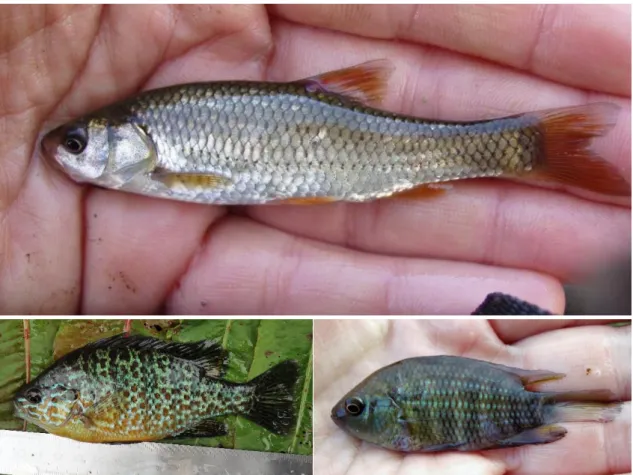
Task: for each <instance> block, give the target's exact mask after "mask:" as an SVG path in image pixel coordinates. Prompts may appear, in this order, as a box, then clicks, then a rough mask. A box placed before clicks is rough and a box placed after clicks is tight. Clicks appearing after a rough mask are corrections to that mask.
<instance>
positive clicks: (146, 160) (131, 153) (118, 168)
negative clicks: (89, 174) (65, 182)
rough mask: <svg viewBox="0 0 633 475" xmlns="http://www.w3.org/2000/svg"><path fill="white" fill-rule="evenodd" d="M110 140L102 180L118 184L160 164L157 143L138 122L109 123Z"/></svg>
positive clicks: (101, 182)
mask: <svg viewBox="0 0 633 475" xmlns="http://www.w3.org/2000/svg"><path fill="white" fill-rule="evenodd" d="M108 142H109V145H110V146H109V156H108V162H107V166H106V167H105V170H104V171H103V174H102V175H101V177H100V178H99V179H98V180H97V181H98V184H101V185H104V186H108V187H115V188H117V187H120V186H122V185H124V184H126V183H127V182H129V181H131V180H133V179H134V178H136V177H137V176H138V175H141V174H146V173H149V172H151V171H152V170H153V169H154V168H155V167H156V148H155V147H154V143H153V142H152V140H151V139H150V138H149V136H148V135H147V133H146V132H145V130H143V128H142V127H140V126H139V125H138V124H134V123H121V124H117V125H113V126H110V127H108Z"/></svg>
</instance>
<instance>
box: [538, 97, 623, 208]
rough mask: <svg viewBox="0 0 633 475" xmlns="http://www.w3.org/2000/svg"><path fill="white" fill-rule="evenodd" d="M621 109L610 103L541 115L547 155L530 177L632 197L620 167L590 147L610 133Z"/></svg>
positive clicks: (544, 112)
mask: <svg viewBox="0 0 633 475" xmlns="http://www.w3.org/2000/svg"><path fill="white" fill-rule="evenodd" d="M619 110H620V107H619V106H618V105H616V104H612V103H608V102H599V103H594V104H588V105H584V106H576V107H567V108H561V109H553V110H548V111H542V112H537V113H536V115H537V117H539V119H540V124H539V125H540V129H541V132H542V134H543V153H542V154H541V156H540V158H539V159H538V162H537V163H536V165H535V167H534V171H533V172H530V173H529V174H527V175H526V178H527V177H530V178H531V177H534V178H536V179H543V180H546V181H553V182H556V183H559V184H563V185H569V186H573V187H577V188H583V189H585V190H589V191H593V192H596V193H601V194H604V195H613V196H631V184H630V183H629V182H628V181H627V180H626V179H625V178H624V177H623V176H622V175H621V174H620V172H618V170H617V168H616V167H614V166H613V165H612V164H610V163H609V162H607V161H606V160H605V159H604V158H602V157H601V156H599V155H598V154H596V153H595V152H594V151H593V150H591V148H590V144H591V140H592V139H593V138H595V137H599V136H602V135H604V134H606V133H607V132H608V131H609V130H610V129H611V128H612V127H613V126H614V125H615V122H616V118H617V115H618V111H619Z"/></svg>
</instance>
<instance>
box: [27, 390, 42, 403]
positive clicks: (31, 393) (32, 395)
mask: <svg viewBox="0 0 633 475" xmlns="http://www.w3.org/2000/svg"><path fill="white" fill-rule="evenodd" d="M24 397H26V400H27V401H28V402H30V403H31V404H39V403H40V402H42V393H41V392H40V391H39V389H29V390H28V391H27V393H26V394H25V396H24Z"/></svg>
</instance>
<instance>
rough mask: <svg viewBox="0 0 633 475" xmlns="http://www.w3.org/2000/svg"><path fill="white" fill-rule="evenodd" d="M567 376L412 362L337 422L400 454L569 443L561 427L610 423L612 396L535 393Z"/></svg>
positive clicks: (356, 392)
mask: <svg viewBox="0 0 633 475" xmlns="http://www.w3.org/2000/svg"><path fill="white" fill-rule="evenodd" d="M562 377H564V374H558V373H552V372H549V371H540V370H523V369H518V368H511V367H507V366H502V365H497V364H493V363H488V362H485V361H479V360H474V359H469V358H461V357H454V356H430V357H420V358H410V359H406V360H403V361H400V362H397V363H394V364H392V365H390V366H387V367H385V368H382V369H380V370H378V371H376V372H375V373H373V374H372V375H370V376H369V377H368V378H366V379H365V380H364V381H363V382H361V383H360V384H359V385H358V386H356V387H355V388H354V389H352V390H351V391H350V392H349V393H348V394H346V395H345V396H344V397H343V398H342V399H341V400H340V401H339V402H338V403H337V404H336V405H335V406H334V407H333V408H332V419H333V421H334V422H335V423H336V424H337V425H338V426H339V427H341V428H342V429H343V430H345V431H346V432H348V433H349V434H350V435H352V436H354V437H357V438H359V439H361V440H364V441H367V442H370V443H373V444H376V445H380V446H382V447H385V448H388V449H391V450H395V451H400V452H438V451H453V450H458V451H476V450H485V449H493V448H503V447H518V446H521V445H528V444H545V443H550V442H554V441H556V440H559V439H561V438H562V437H564V436H565V434H566V433H567V430H566V429H565V428H564V427H562V426H559V425H557V424H556V423H558V422H572V421H599V422H608V421H611V420H613V418H614V417H615V416H616V415H617V414H618V413H619V412H620V410H621V406H620V405H619V404H618V403H601V402H592V401H594V400H601V399H604V398H606V397H609V396H611V393H610V392H609V391H603V390H596V391H576V392H561V393H550V392H533V391H528V390H526V389H525V386H528V385H531V384H535V383H538V382H542V381H547V380H553V379H559V378H562Z"/></svg>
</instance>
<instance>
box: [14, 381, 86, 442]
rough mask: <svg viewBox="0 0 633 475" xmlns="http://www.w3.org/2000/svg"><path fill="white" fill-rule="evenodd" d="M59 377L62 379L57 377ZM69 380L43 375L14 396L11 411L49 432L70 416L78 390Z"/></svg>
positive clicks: (66, 420) (78, 393) (78, 394)
mask: <svg viewBox="0 0 633 475" xmlns="http://www.w3.org/2000/svg"><path fill="white" fill-rule="evenodd" d="M60 379H61V380H60ZM72 386H73V385H72V383H70V382H69V381H68V380H64V379H62V378H58V377H55V375H52V374H50V373H49V374H45V375H43V377H40V378H38V379H36V380H34V381H33V382H31V383H29V384H26V385H24V386H23V387H22V388H20V389H19V390H18V392H17V393H16V395H15V396H14V398H13V407H14V413H15V415H16V416H17V417H20V418H22V419H25V420H27V421H28V422H31V423H33V424H35V425H37V426H39V427H41V428H43V429H45V430H47V431H49V432H54V429H55V428H57V427H60V426H63V425H64V424H66V423H67V422H68V421H69V419H71V417H72V415H73V408H74V407H75V404H76V403H77V401H78V400H79V397H80V391H79V389H78V388H75V387H72Z"/></svg>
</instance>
